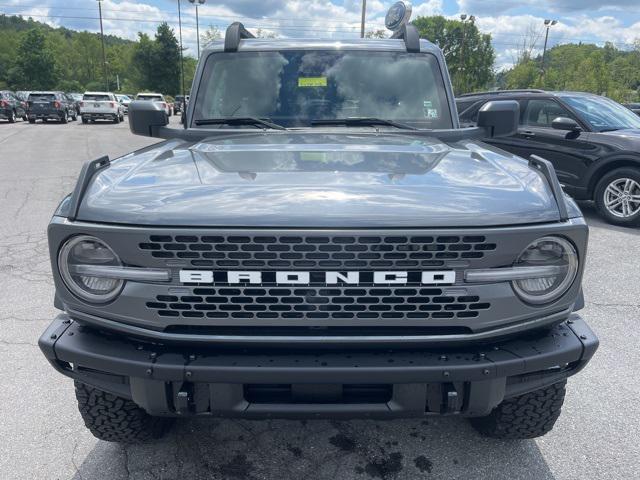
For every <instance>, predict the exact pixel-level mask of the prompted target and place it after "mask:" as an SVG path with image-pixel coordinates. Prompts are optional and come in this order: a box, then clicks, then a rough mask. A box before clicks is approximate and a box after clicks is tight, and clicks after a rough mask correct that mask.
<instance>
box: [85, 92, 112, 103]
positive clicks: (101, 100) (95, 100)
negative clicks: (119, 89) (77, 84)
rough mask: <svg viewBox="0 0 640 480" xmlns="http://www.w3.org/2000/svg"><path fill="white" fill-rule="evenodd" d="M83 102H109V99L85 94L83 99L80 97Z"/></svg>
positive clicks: (106, 96)
mask: <svg viewBox="0 0 640 480" xmlns="http://www.w3.org/2000/svg"><path fill="white" fill-rule="evenodd" d="M82 99H83V100H90V101H93V102H108V101H109V100H111V99H110V98H109V95H92V94H85V95H84V97H82Z"/></svg>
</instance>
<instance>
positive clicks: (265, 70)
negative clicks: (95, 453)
mask: <svg viewBox="0 0 640 480" xmlns="http://www.w3.org/2000/svg"><path fill="white" fill-rule="evenodd" d="M399 7H402V3H400V5H399V6H398V5H396V6H395V7H394V8H396V11H395V15H394V12H393V11H392V12H391V13H390V15H389V17H390V22H389V23H393V22H394V20H397V18H396V17H403V15H401V14H398V12H397V9H398V8H399ZM395 30H396V31H395V33H394V35H393V37H394V38H391V39H384V40H360V39H358V40H342V41H339V42H338V41H315V40H305V41H298V40H295V41H294V40H288V39H269V40H264V39H254V38H251V34H250V33H249V32H248V31H247V30H245V28H244V27H243V26H242V25H241V24H239V23H235V24H232V25H231V26H230V27H229V28H228V30H227V32H226V37H225V39H224V41H222V42H220V43H219V44H213V45H212V46H211V47H210V48H209V49H207V50H206V51H205V52H204V53H203V55H202V59H201V61H200V63H199V65H198V67H197V72H196V76H195V80H194V83H193V86H192V90H191V93H192V96H191V102H190V103H189V105H188V108H187V113H186V119H185V123H184V126H183V128H171V127H168V126H167V124H168V119H167V115H166V113H165V111H164V109H163V107H162V106H161V105H159V104H157V103H155V102H146V101H134V102H132V103H131V105H130V107H129V116H130V128H131V130H132V131H133V132H134V133H136V134H139V135H147V136H153V137H158V138H162V139H164V141H163V142H161V143H158V144H156V145H153V146H150V147H147V148H144V149H142V150H138V151H136V152H133V153H130V154H128V155H125V156H123V157H120V158H118V159H114V160H110V159H108V158H106V157H104V158H99V159H97V160H93V161H90V162H88V163H87V164H86V165H85V166H84V167H83V169H82V171H81V174H80V178H79V180H78V182H77V186H76V188H75V190H74V192H73V193H72V194H71V195H70V196H68V197H67V198H65V199H64V200H63V201H62V203H61V204H60V206H59V207H58V209H57V211H56V212H55V214H54V216H53V219H52V221H51V224H50V226H49V230H48V237H49V246H50V254H51V263H52V269H53V275H54V280H55V287H56V294H55V305H56V306H57V307H58V308H59V309H60V310H62V311H63V312H62V313H60V314H59V315H58V316H57V318H55V319H54V321H53V323H52V324H51V325H50V326H49V327H48V328H47V330H46V331H45V332H44V334H43V335H42V337H41V338H40V348H41V349H42V352H43V353H44V355H45V356H46V357H47V359H48V360H49V361H50V363H51V365H52V366H53V367H54V368H55V369H56V370H58V371H59V372H60V373H62V374H64V375H66V376H68V377H71V378H72V379H73V380H74V382H75V386H76V396H77V400H78V404H79V409H80V413H81V414H82V417H83V419H84V421H85V424H86V426H87V427H88V428H89V429H90V430H91V432H92V433H93V434H94V435H95V436H96V437H98V438H100V439H103V440H109V441H118V442H136V441H144V440H148V439H151V438H156V437H159V436H160V435H161V434H162V433H163V432H164V431H165V430H166V428H167V427H168V425H169V424H170V421H171V420H172V418H173V417H187V416H211V417H243V418H254V419H255V418H258V419H259V418H321V417H330V418H352V417H360V418H363V417H364V418H396V417H407V416H414V417H417V416H425V415H459V416H465V417H470V418H471V421H472V423H473V425H474V426H475V427H476V428H477V429H478V430H479V431H480V432H481V433H482V434H485V435H488V436H493V437H499V438H531V437H535V436H539V435H543V434H545V433H546V432H548V431H549V430H551V428H552V427H553V425H554V423H555V421H556V419H557V418H558V416H559V414H560V408H561V406H562V403H563V398H564V394H565V384H566V380H567V377H569V376H571V375H574V374H575V373H577V372H579V371H580V370H581V369H582V368H583V367H584V366H585V365H586V364H587V362H588V361H589V360H590V358H591V357H592V355H593V354H594V352H595V350H596V348H597V346H598V340H597V338H596V336H595V335H594V333H593V332H592V331H591V330H590V329H589V327H588V326H587V324H586V323H585V322H584V320H583V319H582V318H581V317H580V316H579V314H577V313H576V311H578V310H580V309H581V308H582V307H583V303H584V302H583V296H582V289H581V278H582V274H583V269H584V265H585V255H586V248H587V235H588V229H587V225H586V224H585V221H584V220H583V218H582V215H581V213H580V210H579V209H578V208H577V207H576V205H575V204H574V202H573V201H572V200H571V199H570V198H568V197H566V196H565V195H563V193H562V191H561V188H560V185H559V183H558V180H557V179H556V177H555V173H554V171H553V167H552V166H551V164H550V163H549V162H547V161H545V160H544V159H541V158H538V157H532V158H531V159H522V158H519V157H517V156H514V155H512V154H508V153H505V152H503V151H501V150H499V149H497V148H495V147H491V146H488V145H486V144H483V143H482V142H481V140H480V139H482V138H483V137H485V136H489V137H491V136H500V135H510V134H512V133H513V132H514V131H515V129H516V128H517V123H518V109H519V107H518V104H517V103H516V102H511V101H505V102H501V101H495V102H489V103H488V104H487V105H485V106H484V107H483V108H482V111H481V112H480V113H479V116H478V121H477V126H476V127H473V128H466V129H462V128H460V127H459V124H458V116H457V112H456V107H455V103H454V97H453V92H452V89H451V82H450V80H449V75H448V73H447V69H446V65H445V60H444V57H443V54H442V52H441V51H440V50H439V49H438V48H437V47H436V46H435V45H433V44H432V43H430V42H428V41H426V40H421V39H419V37H418V33H417V30H416V29H415V28H414V27H413V26H412V25H410V24H407V23H406V17H405V21H403V22H400V25H399V26H397V27H396V28H395Z"/></svg>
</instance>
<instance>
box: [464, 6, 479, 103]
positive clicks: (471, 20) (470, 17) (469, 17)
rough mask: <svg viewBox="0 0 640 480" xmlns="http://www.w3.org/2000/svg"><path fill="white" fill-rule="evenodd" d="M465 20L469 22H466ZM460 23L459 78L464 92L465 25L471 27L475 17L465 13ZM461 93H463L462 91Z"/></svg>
mask: <svg viewBox="0 0 640 480" xmlns="http://www.w3.org/2000/svg"><path fill="white" fill-rule="evenodd" d="M467 19H468V20H469V21H468V22H467ZM460 21H461V22H462V45H461V46H460V70H462V75H461V76H460V78H461V79H462V82H461V83H462V85H461V86H462V90H465V89H466V88H467V71H466V69H467V67H466V64H467V62H466V60H465V56H464V44H465V41H466V40H467V23H471V24H472V25H473V22H475V21H476V17H475V16H474V15H467V14H466V13H463V14H462V15H460ZM461 93H465V92H464V91H463V92H461Z"/></svg>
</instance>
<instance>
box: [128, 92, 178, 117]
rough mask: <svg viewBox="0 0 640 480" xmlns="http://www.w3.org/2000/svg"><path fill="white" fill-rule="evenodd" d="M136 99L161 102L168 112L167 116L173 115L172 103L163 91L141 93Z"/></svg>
mask: <svg viewBox="0 0 640 480" xmlns="http://www.w3.org/2000/svg"><path fill="white" fill-rule="evenodd" d="M136 100H146V101H151V102H157V103H160V104H162V108H164V111H165V112H166V113H167V116H168V117H170V116H171V113H172V111H171V110H172V109H171V105H170V104H169V102H167V101H166V100H165V98H164V95H162V94H161V93H139V94H138V95H136Z"/></svg>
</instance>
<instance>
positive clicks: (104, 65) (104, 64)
mask: <svg viewBox="0 0 640 480" xmlns="http://www.w3.org/2000/svg"><path fill="white" fill-rule="evenodd" d="M102 1H103V0H98V13H99V15H100V39H101V40H102V70H103V73H104V84H105V85H106V87H107V92H108V91H109V75H108V74H107V54H106V53H105V50H104V30H103V29H102Z"/></svg>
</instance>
